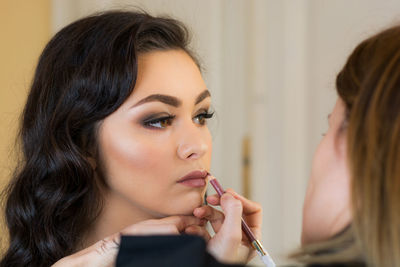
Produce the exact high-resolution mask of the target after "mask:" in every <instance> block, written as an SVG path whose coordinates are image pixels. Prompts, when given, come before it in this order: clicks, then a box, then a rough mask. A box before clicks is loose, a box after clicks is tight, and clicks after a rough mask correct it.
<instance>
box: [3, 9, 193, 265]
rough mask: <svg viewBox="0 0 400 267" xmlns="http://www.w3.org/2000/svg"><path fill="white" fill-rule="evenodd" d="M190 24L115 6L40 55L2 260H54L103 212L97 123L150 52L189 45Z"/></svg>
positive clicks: (63, 34) (9, 193) (73, 27)
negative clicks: (95, 163) (95, 162)
mask: <svg viewBox="0 0 400 267" xmlns="http://www.w3.org/2000/svg"><path fill="white" fill-rule="evenodd" d="M188 44H189V35H188V31H187V29H186V27H185V26H184V25H183V24H182V23H180V22H179V21H176V20H174V19H171V18H167V17H153V16H150V15H148V14H146V13H144V12H141V11H140V12H130V11H112V12H105V13H101V14H96V15H92V16H90V17H86V18H83V19H80V20H78V21H76V22H74V23H72V24H70V25H68V26H66V27H65V28H63V29H62V30H61V31H60V32H58V33H57V34H56V35H55V36H54V37H53V38H52V39H51V40H50V42H49V43H48V44H47V46H46V47H45V49H44V51H43V53H42V55H41V56H40V59H39V62H38V65H37V68H36V72H35V75H34V78H33V82H32V85H31V89H30V92H29V96H28V99H27V102H26V105H25V108H24V111H23V114H22V121H21V128H20V134H19V137H20V139H21V144H20V145H21V150H22V151H21V153H22V158H21V162H20V163H19V167H18V168H17V170H16V171H15V174H14V176H13V178H12V180H11V182H10V185H9V187H8V189H7V190H6V192H5V194H6V198H7V200H6V207H5V213H6V222H7V226H8V229H9V247H8V250H7V251H6V253H5V254H4V255H3V258H2V260H1V262H0V266H2V267H10V266H46V267H48V266H50V265H51V264H53V263H54V262H56V261H57V260H59V259H60V258H63V257H65V256H67V255H70V254H71V253H73V252H75V251H76V250H77V248H78V247H79V246H80V244H81V243H80V242H81V240H82V237H84V235H85V234H86V233H87V232H88V230H89V229H90V228H91V227H92V226H93V223H94V222H95V220H96V218H97V217H98V215H99V213H100V212H101V209H102V203H103V202H102V195H101V190H100V189H101V187H102V186H106V181H104V178H102V176H101V175H99V176H96V175H95V171H94V169H93V167H92V165H91V164H90V158H93V159H97V155H96V151H97V149H96V144H97V141H96V125H98V123H99V122H101V120H103V119H104V118H105V117H107V116H108V115H110V114H111V113H112V112H114V111H115V110H116V109H117V108H118V107H119V106H120V105H121V104H122V103H123V102H124V101H125V100H126V99H127V97H128V96H129V95H130V94H131V93H132V91H133V88H134V86H135V83H136V78H137V68H138V65H137V58H138V55H139V54H141V53H146V52H151V51H156V50H172V49H181V50H184V51H186V52H187V53H188V54H189V55H190V56H191V57H192V58H193V60H194V61H195V62H196V63H198V62H197V61H196V60H195V57H194V56H193V53H192V52H191V51H190V49H189V48H188Z"/></svg>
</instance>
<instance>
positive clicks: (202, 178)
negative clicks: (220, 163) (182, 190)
mask: <svg viewBox="0 0 400 267" xmlns="http://www.w3.org/2000/svg"><path fill="white" fill-rule="evenodd" d="M207 176H208V172H207V171H200V170H196V171H192V172H189V173H188V174H186V175H185V176H183V177H182V178H181V179H179V180H178V183H179V184H182V185H184V186H188V187H204V186H205V185H206V184H207V183H206V178H207Z"/></svg>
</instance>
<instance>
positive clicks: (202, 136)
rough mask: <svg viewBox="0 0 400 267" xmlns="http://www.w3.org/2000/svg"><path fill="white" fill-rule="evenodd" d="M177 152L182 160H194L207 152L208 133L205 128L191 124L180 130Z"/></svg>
mask: <svg viewBox="0 0 400 267" xmlns="http://www.w3.org/2000/svg"><path fill="white" fill-rule="evenodd" d="M180 132H181V133H180V135H179V139H178V148H177V154H178V157H179V158H180V159H183V160H195V159H199V158H201V157H202V156H203V155H204V154H206V153H207V151H208V150H209V149H210V148H209V142H208V140H209V139H210V133H209V132H208V130H207V129H204V128H203V127H199V126H196V125H191V126H189V127H185V128H184V129H181V130H180Z"/></svg>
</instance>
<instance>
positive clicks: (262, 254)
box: [210, 175, 276, 267]
mask: <svg viewBox="0 0 400 267" xmlns="http://www.w3.org/2000/svg"><path fill="white" fill-rule="evenodd" d="M210 184H211V185H212V186H213V187H214V189H215V191H216V192H217V194H218V195H219V196H220V197H221V196H222V195H223V194H224V193H225V190H224V189H223V188H222V186H221V185H220V184H219V182H218V181H217V179H216V178H215V177H213V176H211V175H210ZM242 230H243V232H244V233H245V234H246V236H247V238H248V239H249V240H250V242H251V245H252V246H253V248H254V249H255V250H256V251H257V253H258V255H259V256H260V257H261V260H262V261H263V262H264V264H265V266H267V267H275V266H276V265H275V262H274V261H273V260H272V258H271V256H269V255H268V253H267V252H266V251H265V249H264V248H263V246H262V245H261V242H260V241H258V240H257V239H256V237H255V236H254V234H253V232H252V231H251V230H250V227H249V226H248V225H247V223H246V222H245V221H244V220H243V218H242Z"/></svg>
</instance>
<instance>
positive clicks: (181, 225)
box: [52, 216, 205, 267]
mask: <svg viewBox="0 0 400 267" xmlns="http://www.w3.org/2000/svg"><path fill="white" fill-rule="evenodd" d="M204 224H205V220H202V219H199V218H196V217H194V216H171V217H166V218H163V219H154V220H146V221H142V222H140V223H136V224H133V225H131V226H129V227H127V228H125V229H123V230H122V231H120V232H118V233H115V234H113V235H110V236H108V237H106V238H104V239H103V240H101V241H98V242H97V243H95V244H93V245H92V246H90V247H88V248H86V249H83V250H81V251H79V252H77V253H75V254H72V255H70V256H67V257H65V258H62V259H61V260H59V261H57V262H56V263H55V264H53V265H52V267H87V266H95V267H111V266H115V263H116V258H117V254H118V249H119V244H120V240H121V235H178V234H180V233H182V232H184V230H185V229H186V228H187V227H189V226H191V225H196V226H198V227H203V226H204Z"/></svg>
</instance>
